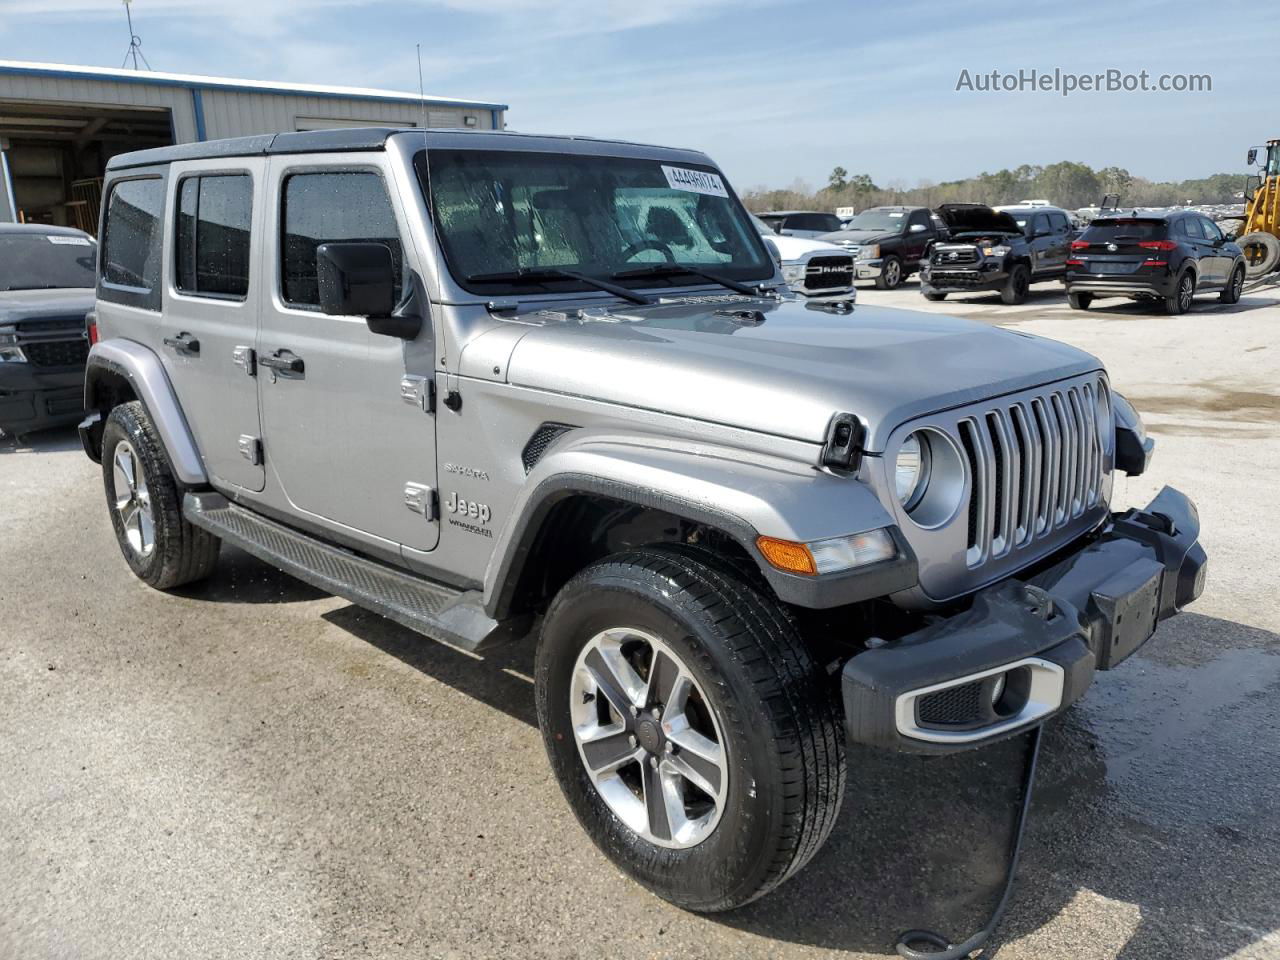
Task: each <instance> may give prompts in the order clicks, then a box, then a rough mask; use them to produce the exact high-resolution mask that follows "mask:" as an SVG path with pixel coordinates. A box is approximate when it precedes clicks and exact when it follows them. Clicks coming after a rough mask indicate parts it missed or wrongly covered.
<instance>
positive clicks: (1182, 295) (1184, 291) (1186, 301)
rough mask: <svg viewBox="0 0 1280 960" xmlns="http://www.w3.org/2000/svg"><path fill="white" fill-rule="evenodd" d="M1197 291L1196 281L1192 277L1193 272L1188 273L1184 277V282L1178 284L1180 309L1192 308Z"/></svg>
mask: <svg viewBox="0 0 1280 960" xmlns="http://www.w3.org/2000/svg"><path fill="white" fill-rule="evenodd" d="M1194 293H1195V283H1194V282H1193V281H1192V279H1191V274H1187V275H1186V276H1184V277H1183V278H1182V282H1181V283H1179V284H1178V309H1180V310H1182V311H1184V312H1185V311H1187V310H1190V309H1191V298H1192V296H1193V295H1194Z"/></svg>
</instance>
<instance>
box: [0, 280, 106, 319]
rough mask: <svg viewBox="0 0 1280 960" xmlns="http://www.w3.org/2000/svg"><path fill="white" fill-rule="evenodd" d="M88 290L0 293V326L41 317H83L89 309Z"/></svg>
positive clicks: (2, 291) (87, 288)
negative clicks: (0, 324)
mask: <svg viewBox="0 0 1280 960" xmlns="http://www.w3.org/2000/svg"><path fill="white" fill-rule="evenodd" d="M93 296H94V294H93V288H92V287H64V288H59V289H57V290H0V323H6V322H12V321H14V320H39V319H40V318H42V317H66V316H71V315H75V314H78V315H79V316H81V317H83V316H84V315H85V314H86V313H88V312H89V311H90V310H92V309H93Z"/></svg>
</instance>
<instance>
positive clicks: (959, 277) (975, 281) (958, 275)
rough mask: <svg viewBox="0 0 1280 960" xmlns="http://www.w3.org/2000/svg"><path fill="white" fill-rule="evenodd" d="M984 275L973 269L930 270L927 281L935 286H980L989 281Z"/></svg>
mask: <svg viewBox="0 0 1280 960" xmlns="http://www.w3.org/2000/svg"><path fill="white" fill-rule="evenodd" d="M990 280H991V278H990V277H985V276H983V275H982V274H981V273H978V272H977V271H974V270H937V269H934V270H930V271H929V282H930V283H931V284H933V285H934V286H935V287H981V286H983V285H984V284H987V283H989V282H990Z"/></svg>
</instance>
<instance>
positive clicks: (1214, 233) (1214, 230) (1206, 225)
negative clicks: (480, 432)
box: [1198, 217, 1222, 240]
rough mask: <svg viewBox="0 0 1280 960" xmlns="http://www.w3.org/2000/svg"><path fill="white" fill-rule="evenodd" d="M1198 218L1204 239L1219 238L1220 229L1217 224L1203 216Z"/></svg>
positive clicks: (1220, 235) (1220, 234)
mask: <svg viewBox="0 0 1280 960" xmlns="http://www.w3.org/2000/svg"><path fill="white" fill-rule="evenodd" d="M1198 219H1199V220H1200V229H1202V230H1203V231H1204V236H1205V239H1206V240H1221V239H1222V231H1221V230H1219V229H1218V225H1217V224H1216V223H1214V222H1213V221H1212V220H1209V219H1206V218H1205V217H1200V218H1198Z"/></svg>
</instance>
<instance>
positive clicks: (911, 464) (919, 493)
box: [894, 433, 929, 510]
mask: <svg viewBox="0 0 1280 960" xmlns="http://www.w3.org/2000/svg"><path fill="white" fill-rule="evenodd" d="M894 480H895V483H896V485H897V492H898V500H899V501H901V503H902V505H903V507H905V508H906V509H907V510H910V509H911V508H912V507H914V506H915V505H916V504H917V503H919V502H920V499H921V498H922V497H923V496H924V492H925V489H926V488H927V487H928V486H929V440H928V438H926V437H924V436H923V435H921V434H919V433H913V434H911V436H909V437H907V439H906V440H904V441H902V446H901V447H899V448H898V460H897V462H896V463H895V464H894Z"/></svg>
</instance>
